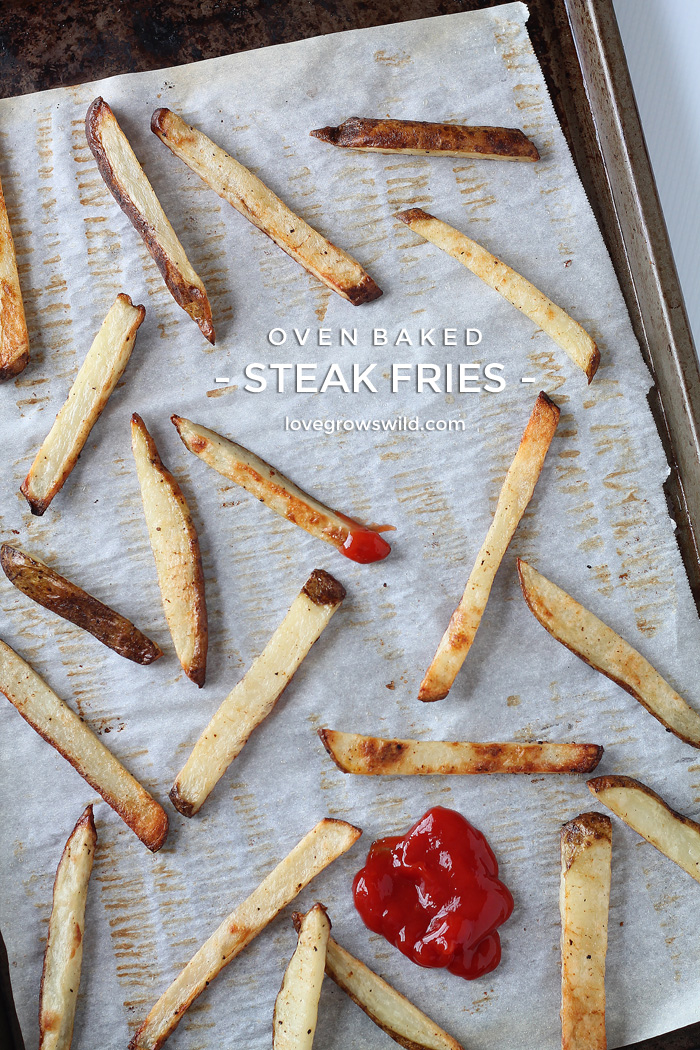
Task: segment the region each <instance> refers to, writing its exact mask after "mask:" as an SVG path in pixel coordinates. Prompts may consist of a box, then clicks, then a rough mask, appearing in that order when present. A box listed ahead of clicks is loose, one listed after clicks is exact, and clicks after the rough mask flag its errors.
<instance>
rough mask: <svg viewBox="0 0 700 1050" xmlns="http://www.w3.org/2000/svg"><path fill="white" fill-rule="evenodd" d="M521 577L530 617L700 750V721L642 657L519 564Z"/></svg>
mask: <svg viewBox="0 0 700 1050" xmlns="http://www.w3.org/2000/svg"><path fill="white" fill-rule="evenodd" d="M518 575H519V577H520V586H521V588H522V592H523V595H524V597H525V601H526V602H527V604H528V607H529V609H530V611H531V612H532V613H533V615H534V616H535V617H536V618H537V619H538V620H539V622H540V623H541V624H542V626H543V627H544V628H545V630H546V631H548V632H549V633H550V634H551V635H552V637H553V638H556V640H557V641H558V642H561V644H562V645H564V646H566V648H567V649H570V650H571V652H572V653H575V654H576V656H578V657H580V658H581V659H582V660H583V661H584V662H585V663H587V664H590V666H591V667H594V668H595V669H596V671H600V673H601V674H604V675H605V677H606V678H610V679H611V680H612V681H613V682H615V683H616V684H617V685H619V686H622V688H623V689H624V690H625V691H626V692H628V693H630V695H631V696H633V697H634V698H635V700H638V701H639V703H640V704H641V705H642V707H645V708H646V710H647V711H648V712H649V714H651V715H653V716H654V718H657V719H658V720H659V722H661V724H662V725H663V726H665V727H666V729H668V730H670V732H672V733H675V735H676V736H677V737H680V739H681V740H683V741H685V743H686V744H690V745H691V746H692V747H700V715H699V714H698V713H697V711H694V710H693V708H692V707H689V706H688V704H687V703H686V702H685V700H684V699H683V698H682V697H681V696H679V695H678V693H677V692H676V690H675V689H673V688H671V686H670V685H669V684H668V682H666V681H665V680H664V679H663V678H662V677H661V675H660V674H659V672H658V671H656V670H655V669H654V668H653V667H652V666H651V664H650V663H649V661H648V660H645V659H644V657H643V656H642V655H641V653H638V652H637V650H636V649H633V648H632V646H631V645H630V644H629V642H626V641H625V640H624V638H621V637H620V635H619V634H616V633H615V631H613V629H612V627H608V625H607V624H605V623H603V621H602V620H599V619H598V617H597V616H594V615H593V613H592V612H590V611H589V610H588V609H586V608H584V606H583V605H579V603H578V602H577V601H576V600H575V599H574V598H572V597H571V595H570V594H567V593H566V591H563V590H562V589H561V587H557V585H556V584H555V583H552V581H551V580H548V579H547V578H546V576H543V575H542V574H541V573H539V572H537V570H536V569H533V568H532V566H531V565H528V563H527V562H525V561H522V560H521V559H518Z"/></svg>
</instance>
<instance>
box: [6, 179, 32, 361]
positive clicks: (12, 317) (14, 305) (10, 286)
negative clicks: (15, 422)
mask: <svg viewBox="0 0 700 1050" xmlns="http://www.w3.org/2000/svg"><path fill="white" fill-rule="evenodd" d="M28 362H29V337H28V335H27V322H26V321H25V319H24V304H23V302H22V289H21V288H20V286H19V276H18V274H17V259H16V257H15V245H14V241H13V240H12V231H11V229H10V220H9V219H8V217H7V207H6V205H5V197H4V194H3V192H2V185H0V382H2V381H3V380H5V379H13V378H14V377H15V376H18V375H19V374H20V372H22V371H23V370H24V369H25V368H26V367H27V364H28Z"/></svg>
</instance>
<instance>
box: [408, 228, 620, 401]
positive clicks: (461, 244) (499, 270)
mask: <svg viewBox="0 0 700 1050" xmlns="http://www.w3.org/2000/svg"><path fill="white" fill-rule="evenodd" d="M396 218H397V219H401V222H405V223H406V225H407V226H410V228H411V229H412V230H415V232H416V233H418V234H420V236H421V237H425V239H426V241H430V242H431V243H432V244H435V245H437V247H438V248H442V250H443V251H445V252H447V254H448V255H451V256H452V258H453V259H456V260H457V262H460V263H462V265H463V266H466V267H467V269H468V270H471V272H472V273H473V274H476V276H477V277H480V278H481V280H482V281H484V283H485V284H488V285H489V287H491V288H493V289H494V291H496V292H500V294H501V295H502V296H503V298H504V299H507V300H508V302H509V303H512V304H513V306H515V307H517V308H518V310H521V311H522V312H523V313H524V314H525V315H526V316H527V317H529V318H530V320H531V321H534V323H535V324H536V325H537V326H538V327H539V328H541V329H542V331H543V332H546V333H547V335H548V336H549V337H550V338H551V339H553V340H554V342H555V343H557V345H558V346H560V347H561V348H562V350H564V351H565V352H566V353H567V354H568V355H569V357H570V358H571V360H572V361H573V362H574V364H576V365H578V366H579V368H582V369H583V371H584V372H585V373H586V378H587V379H588V382H589V383H590V382H591V380H592V379H593V376H594V375H595V374H596V372H597V370H598V365H599V364H600V353H599V351H598V347H597V346H596V344H595V342H594V341H593V339H591V337H590V335H589V334H588V332H587V331H586V330H585V329H584V328H582V327H581V325H580V324H579V323H578V322H577V321H574V319H573V318H572V317H569V315H568V314H567V313H566V312H565V311H564V310H562V308H561V307H560V306H557V305H556V303H553V302H552V300H551V299H548V298H547V296H546V295H544V294H543V293H542V292H540V291H538V290H537V288H535V286H534V285H533V284H530V282H529V281H527V280H526V279H525V278H524V277H522V276H521V275H520V274H519V273H516V271H515V270H513V269H511V267H510V266H508V265H506V263H504V262H501V260H500V259H497V258H496V256H495V255H492V254H491V252H489V251H487V249H486V248H484V247H482V245H480V244H477V243H476V241H472V240H471V239H470V238H469V237H467V236H466V235H465V234H463V233H460V232H459V230H455V228H454V227H453V226H448V224H447V223H446V222H441V221H440V219H436V218H435V216H434V215H429V214H428V213H427V212H425V211H423V209H422V208H410V209H409V210H408V211H402V212H399V214H398V215H397V216H396Z"/></svg>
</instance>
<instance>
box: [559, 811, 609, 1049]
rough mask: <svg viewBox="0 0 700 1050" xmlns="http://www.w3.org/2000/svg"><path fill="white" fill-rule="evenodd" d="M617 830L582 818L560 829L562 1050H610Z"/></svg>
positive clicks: (597, 816)
mask: <svg viewBox="0 0 700 1050" xmlns="http://www.w3.org/2000/svg"><path fill="white" fill-rule="evenodd" d="M611 857H612V825H611V822H610V818H609V817H606V816H605V815H604V814H602V813H582V814H581V816H579V817H576V818H575V819H574V820H570V821H569V823H568V824H565V825H564V827H563V828H562V830H561V883H560V892H559V907H560V911H561V1045H562V1050H606V1047H607V1041H606V1038H605V953H606V951H607V947H608V905H609V901H610V862H611Z"/></svg>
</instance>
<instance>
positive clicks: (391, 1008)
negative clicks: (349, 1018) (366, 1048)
mask: <svg viewBox="0 0 700 1050" xmlns="http://www.w3.org/2000/svg"><path fill="white" fill-rule="evenodd" d="M326 973H327V974H328V976H329V977H330V978H331V980H332V981H335V983H336V984H337V985H338V987H339V988H342V989H343V991H344V992H345V993H346V994H347V995H349V996H350V998H351V999H352V1001H353V1002H354V1003H357V1005H358V1006H359V1007H360V1009H361V1010H364V1012H365V1013H366V1014H367V1016H368V1017H369V1018H370V1020H372V1021H374V1023H375V1024H376V1025H377V1026H378V1027H379V1028H381V1029H382V1031H384V1032H386V1034H387V1035H390V1036H391V1038H392V1039H393V1040H394V1042H396V1043H398V1044H399V1045H400V1046H403V1047H405V1050H462V1047H461V1045H460V1044H459V1043H458V1042H457V1040H456V1039H453V1038H452V1036H451V1035H448V1034H447V1032H444V1031H443V1030H442V1028H440V1027H439V1026H438V1025H436V1024H435V1022H434V1021H431V1020H430V1018H429V1017H427V1016H426V1015H425V1014H424V1013H423V1012H422V1011H421V1010H419V1009H418V1007H417V1006H414V1005H413V1003H412V1002H411V1001H410V1000H409V999H406V998H405V996H403V995H401V993H400V992H397V991H396V989H395V988H392V986H391V985H390V984H388V983H387V982H386V981H385V980H383V979H382V978H381V977H379V976H378V974H376V973H374V971H373V970H370V968H369V967H368V966H365V964H364V963H361V962H360V960H359V959H356V958H355V957H354V956H353V955H351V954H350V952H347V951H346V950H345V948H341V946H340V945H339V944H338V943H337V942H336V941H334V940H333V938H332V937H329V938H328V946H327V949H326Z"/></svg>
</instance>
